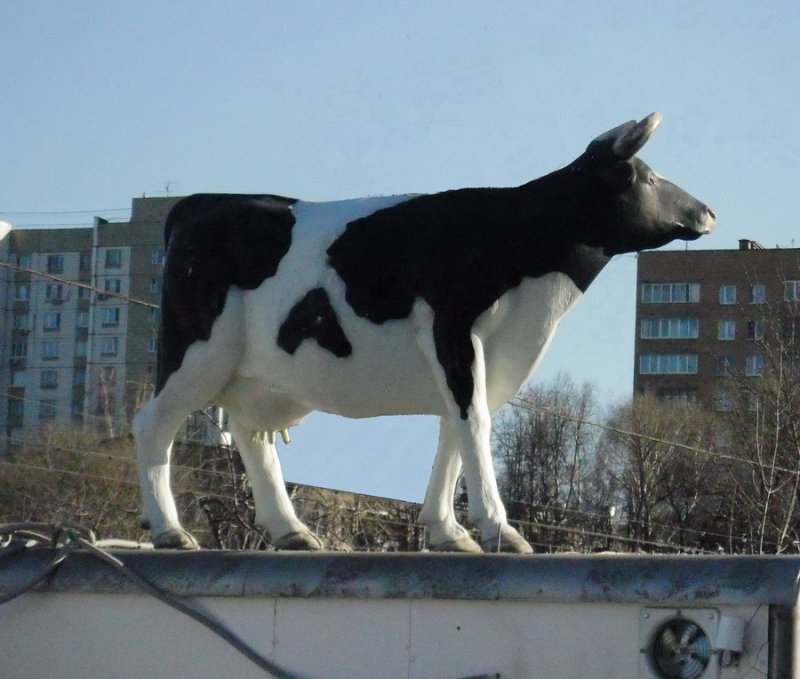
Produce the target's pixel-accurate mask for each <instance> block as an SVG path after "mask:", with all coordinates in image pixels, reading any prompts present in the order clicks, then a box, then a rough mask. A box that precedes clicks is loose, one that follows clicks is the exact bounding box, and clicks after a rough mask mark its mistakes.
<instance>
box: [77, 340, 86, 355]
mask: <svg viewBox="0 0 800 679" xmlns="http://www.w3.org/2000/svg"><path fill="white" fill-rule="evenodd" d="M75 358H86V340H80V341H78V342H75Z"/></svg>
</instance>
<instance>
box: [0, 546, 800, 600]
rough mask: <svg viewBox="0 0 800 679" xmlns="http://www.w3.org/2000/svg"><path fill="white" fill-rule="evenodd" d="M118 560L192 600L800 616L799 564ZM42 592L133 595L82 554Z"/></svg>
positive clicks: (39, 560)
mask: <svg viewBox="0 0 800 679" xmlns="http://www.w3.org/2000/svg"><path fill="white" fill-rule="evenodd" d="M112 553H113V554H114V555H115V556H117V557H118V558H120V559H121V560H122V561H124V562H125V564H127V565H128V566H129V567H130V568H131V569H133V570H134V571H136V572H137V573H138V574H140V575H141V576H143V577H145V578H146V579H147V580H149V581H150V582H152V583H153V584H154V585H156V586H157V587H160V588H162V589H164V590H166V591H168V592H171V593H172V594H175V595H178V596H185V597H197V596H224V597H231V596H234V597H302V598H344V599H454V600H478V601H481V600H484V601H495V600H518V601H542V602H562V603H569V602H608V603H640V604H646V605H660V604H664V605H695V606H699V605H706V606H707V605H722V604H728V605H731V604H733V605H735V604H751V603H757V604H769V605H781V606H792V607H794V606H796V604H797V596H798V576H800V557H794V556H791V557H789V556H787V557H781V556H719V557H718V556H639V555H627V554H626V555H536V556H514V555H500V554H497V555H494V554H486V555H466V554H465V555H461V554H429V553H410V554H406V553H404V554H398V553H391V554H377V553H349V554H348V553H336V552H323V553H276V552H226V551H199V552H172V551H159V552H144V551H142V552H139V551H125V550H115V551H113V552H112ZM54 555H55V551H54V550H51V549H48V548H35V549H31V550H28V551H26V552H23V553H17V554H11V555H5V556H3V555H2V554H0V593H4V592H7V591H11V590H13V589H15V588H16V587H18V586H21V585H23V584H24V583H25V582H27V581H29V580H30V579H31V578H32V577H33V576H34V575H35V574H36V573H39V572H42V571H43V570H44V569H45V567H46V566H47V564H48V563H49V562H50V561H51V559H52V558H53V557H54ZM37 591H46V592H82V593H98V594H103V593H106V594H107V593H133V592H138V589H137V587H136V586H135V585H134V584H133V583H131V582H130V581H128V580H127V579H126V578H125V577H124V576H123V575H122V574H121V573H119V572H118V571H117V570H115V569H114V568H112V567H111V566H109V565H108V564H106V563H104V562H102V561H100V560H99V559H97V558H96V557H93V556H92V555H90V554H88V553H84V552H76V553H74V554H72V555H70V556H69V558H68V559H67V560H66V562H65V563H63V564H62V565H61V566H60V567H59V569H58V570H57V571H56V572H55V573H54V575H53V576H52V577H51V578H49V579H48V581H46V582H44V583H42V584H41V585H40V586H39V587H38V588H37Z"/></svg>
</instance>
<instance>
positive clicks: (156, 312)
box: [147, 307, 161, 323]
mask: <svg viewBox="0 0 800 679" xmlns="http://www.w3.org/2000/svg"><path fill="white" fill-rule="evenodd" d="M147 314H148V316H149V318H150V322H151V323H158V321H159V319H160V318H161V309H154V308H153V307H150V308H149V309H148V310H147Z"/></svg>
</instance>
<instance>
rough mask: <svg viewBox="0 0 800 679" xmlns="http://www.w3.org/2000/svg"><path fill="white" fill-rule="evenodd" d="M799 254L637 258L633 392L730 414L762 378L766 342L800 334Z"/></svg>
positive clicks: (749, 246) (744, 245)
mask: <svg viewBox="0 0 800 679" xmlns="http://www.w3.org/2000/svg"><path fill="white" fill-rule="evenodd" d="M798 318H800V249H795V248H790V249H779V248H776V249H765V248H763V247H762V246H761V245H759V244H758V243H756V242H755V241H751V240H742V241H740V243H739V249H737V250H694V251H680V250H671V251H653V252H642V253H640V255H639V258H638V268H637V300H636V342H635V366H634V391H635V392H636V393H640V394H642V393H652V394H654V395H656V396H658V397H660V398H662V399H665V400H671V401H676V402H688V403H700V404H702V405H703V406H705V407H709V408H713V409H715V410H720V411H724V410H730V409H731V408H732V407H733V405H734V404H733V399H734V398H736V389H734V388H733V385H734V380H732V379H731V378H736V382H737V383H739V384H741V383H742V382H743V381H744V382H745V383H746V382H747V381H748V380H756V379H759V378H760V377H762V376H763V374H764V369H765V352H766V351H768V343H769V342H774V341H777V342H789V343H792V344H793V343H794V335H795V332H796V331H797V330H798V329H800V326H799V325H798V322H797V321H798Z"/></svg>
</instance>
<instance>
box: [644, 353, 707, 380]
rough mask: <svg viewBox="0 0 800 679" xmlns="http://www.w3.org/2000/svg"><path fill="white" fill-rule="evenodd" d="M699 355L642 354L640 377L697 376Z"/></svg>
mask: <svg viewBox="0 0 800 679" xmlns="http://www.w3.org/2000/svg"><path fill="white" fill-rule="evenodd" d="M696 373H697V354H642V355H641V356H640V357H639V374H640V375H695V374H696Z"/></svg>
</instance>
